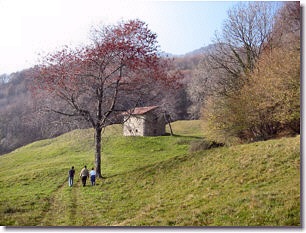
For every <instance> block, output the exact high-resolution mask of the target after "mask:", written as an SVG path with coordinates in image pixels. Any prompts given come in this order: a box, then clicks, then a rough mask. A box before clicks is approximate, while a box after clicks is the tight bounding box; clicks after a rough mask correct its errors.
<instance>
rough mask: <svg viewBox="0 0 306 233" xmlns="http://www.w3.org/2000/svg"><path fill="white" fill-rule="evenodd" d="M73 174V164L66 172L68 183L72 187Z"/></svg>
mask: <svg viewBox="0 0 306 233" xmlns="http://www.w3.org/2000/svg"><path fill="white" fill-rule="evenodd" d="M74 174H75V170H74V166H72V167H71V169H70V170H69V172H68V184H69V186H70V187H72V185H73V178H74Z"/></svg>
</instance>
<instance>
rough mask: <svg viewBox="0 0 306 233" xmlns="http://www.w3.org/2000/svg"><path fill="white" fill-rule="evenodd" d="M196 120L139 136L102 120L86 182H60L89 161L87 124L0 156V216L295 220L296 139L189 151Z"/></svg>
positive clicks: (97, 220) (30, 221)
mask: <svg viewBox="0 0 306 233" xmlns="http://www.w3.org/2000/svg"><path fill="white" fill-rule="evenodd" d="M198 126H199V122H197V121H190V122H176V123H175V124H173V125H172V127H173V129H174V133H175V134H176V135H177V136H174V137H171V136H164V137H146V138H141V137H122V136H120V134H121V132H122V131H121V128H120V126H112V127H110V128H108V129H107V130H106V132H105V137H104V138H103V140H104V148H103V152H102V154H103V155H102V156H103V157H102V173H103V175H104V176H105V177H106V179H99V180H98V181H97V186H95V187H90V186H86V187H85V188H83V187H81V185H80V181H79V178H78V177H76V180H75V186H74V187H72V188H70V187H68V184H67V173H68V170H69V167H70V166H72V165H74V166H75V167H76V170H77V173H78V172H79V171H80V169H81V168H82V166H83V165H84V164H87V165H88V167H90V166H92V165H93V160H94V158H93V154H94V153H93V147H92V146H93V140H92V139H93V132H92V131H91V130H78V131H73V132H71V133H68V134H65V135H62V136H60V137H58V138H55V139H51V140H43V141H38V142H35V143H32V144H30V145H28V146H25V147H22V148H20V149H18V150H16V151H14V152H12V153H10V154H7V155H4V156H1V157H0V163H1V168H2V169H1V170H0V224H1V225H13V226H24V225H40V226H115V225H118V226H300V224H301V223H300V137H295V138H283V139H279V140H271V141H266V142H259V143H253V144H247V145H240V146H234V147H224V148H215V149H211V150H206V151H199V152H196V153H189V145H190V143H191V142H193V141H194V140H200V139H199V137H200V136H201V134H200V130H199V127H198ZM192 131H194V134H192ZM77 175H78V174H77Z"/></svg>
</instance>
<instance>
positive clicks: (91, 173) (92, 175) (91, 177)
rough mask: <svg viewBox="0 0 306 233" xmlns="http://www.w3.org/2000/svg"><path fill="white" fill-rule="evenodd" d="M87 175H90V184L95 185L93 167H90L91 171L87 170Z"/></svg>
mask: <svg viewBox="0 0 306 233" xmlns="http://www.w3.org/2000/svg"><path fill="white" fill-rule="evenodd" d="M89 176H90V181H91V186H94V185H96V171H95V170H94V168H92V169H91V171H90V172H89Z"/></svg>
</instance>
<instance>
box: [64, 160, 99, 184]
mask: <svg viewBox="0 0 306 233" xmlns="http://www.w3.org/2000/svg"><path fill="white" fill-rule="evenodd" d="M74 174H75V170H74V166H72V167H71V169H70V170H69V172H68V184H69V186H70V187H72V185H73V179H74ZM80 177H81V179H82V184H83V187H85V186H86V181H87V178H89V177H90V182H91V185H92V186H94V185H96V171H95V169H94V168H92V169H91V171H88V169H87V166H86V165H85V166H84V167H83V169H82V170H81V172H80Z"/></svg>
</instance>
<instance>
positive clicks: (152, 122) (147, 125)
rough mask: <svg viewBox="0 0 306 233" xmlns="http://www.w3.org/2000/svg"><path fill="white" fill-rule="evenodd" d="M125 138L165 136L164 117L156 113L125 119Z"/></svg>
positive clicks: (126, 117)
mask: <svg viewBox="0 0 306 233" xmlns="http://www.w3.org/2000/svg"><path fill="white" fill-rule="evenodd" d="M124 122H125V123H124V126H123V135H124V136H159V135H164V134H165V121H164V117H157V115H155V114H154V113H151V112H149V113H147V114H145V115H133V116H125V117H124Z"/></svg>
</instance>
